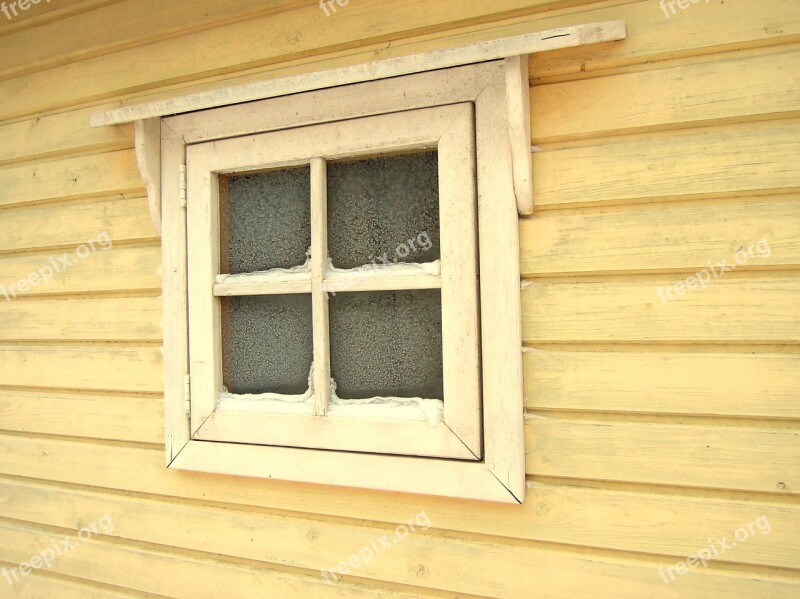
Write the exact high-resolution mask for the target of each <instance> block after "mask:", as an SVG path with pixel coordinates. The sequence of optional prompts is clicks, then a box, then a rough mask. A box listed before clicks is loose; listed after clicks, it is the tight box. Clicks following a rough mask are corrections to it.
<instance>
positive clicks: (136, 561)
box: [0, 511, 430, 599]
mask: <svg viewBox="0 0 800 599" xmlns="http://www.w3.org/2000/svg"><path fill="white" fill-rule="evenodd" d="M103 513H104V512H102V511H101V512H100V514H103ZM101 517H102V515H98V514H92V516H91V520H89V522H96V521H97V519H98V518H101ZM112 522H113V520H112ZM113 523H114V525H115V526H116V522H113ZM69 528H73V529H74V524H73V525H71V526H70V527H69ZM0 530H1V531H2V534H3V540H4V541H6V542H5V543H4V544H3V545H2V546H0V559H3V560H4V561H6V562H9V563H13V564H19V563H21V562H23V561H25V560H27V559H30V558H31V556H32V555H38V554H39V552H40V551H42V549H43V548H46V547H52V544H53V533H52V531H51V530H49V529H41V528H37V527H31V526H29V525H28V526H26V525H21V524H17V523H9V522H0ZM59 538H66V539H68V540H69V544H70V546H71V548H72V550H70V551H69V552H68V553H65V554H64V555H63V556H60V557H59V558H58V559H57V560H56V561H54V562H53V566H52V568H51V570H50V571H52V572H55V573H57V574H60V575H64V576H69V577H70V578H75V579H79V580H82V581H84V582H86V583H89V584H91V583H99V584H105V585H114V586H116V587H124V588H126V589H130V590H133V591H137V592H139V593H152V594H155V595H156V596H157V597H173V598H175V599H214V598H215V597H218V596H219V582H220V580H224V581H225V589H226V592H229V593H231V594H232V595H233V596H235V597H237V598H241V599H261V598H263V597H264V589H265V588H268V589H270V593H275V595H276V596H279V597H302V596H304V595H305V594H306V593H312V594H313V596H314V597H321V598H326V597H331V598H335V599H366V598H371V599H378V598H380V597H391V598H392V599H394V598H403V599H412V598H415V597H420V596H428V597H430V595H418V594H415V593H413V592H406V591H401V592H395V591H394V590H392V589H391V588H381V587H380V586H378V588H373V589H365V588H364V587H363V586H360V585H359V586H354V585H351V584H349V583H348V582H346V581H340V582H337V583H336V584H335V585H334V584H330V585H329V584H327V583H325V582H324V580H325V579H324V578H322V576H321V575H320V574H319V572H308V573H303V574H299V573H297V572H291V571H287V570H286V569H284V568H280V567H273V568H270V569H266V568H253V567H252V565H251V564H247V563H243V562H241V561H240V562H239V563H237V562H232V561H230V560H221V559H219V557H218V556H214V555H210V554H204V555H200V556H197V555H193V556H189V555H187V554H186V553H181V554H177V553H176V552H174V551H169V550H167V549H166V548H163V547H135V546H131V545H125V544H118V543H113V542H108V541H105V540H102V539H100V538H97V537H92V540H91V541H89V542H85V541H84V542H82V541H80V540H79V539H78V537H77V536H76V535H74V534H67V535H63V534H59ZM154 572H162V573H164V575H163V576H162V575H158V576H153V573H154ZM166 573H170V574H169V575H167V574H166ZM3 584H5V582H4V583H3ZM423 592H424V591H423ZM85 596H86V595H84V597H85ZM91 596H92V597H95V595H94V594H92V595H91ZM98 596H102V595H98ZM152 596H153V595H150V594H148V595H147V597H152Z"/></svg>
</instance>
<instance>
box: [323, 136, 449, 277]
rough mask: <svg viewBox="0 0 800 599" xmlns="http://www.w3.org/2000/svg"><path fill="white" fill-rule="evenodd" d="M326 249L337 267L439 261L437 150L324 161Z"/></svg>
mask: <svg viewBox="0 0 800 599" xmlns="http://www.w3.org/2000/svg"><path fill="white" fill-rule="evenodd" d="M328 252H329V256H330V259H331V261H332V262H333V266H335V267H336V268H342V269H345V268H357V267H359V266H363V265H366V264H394V263H403V262H417V263H419V262H433V261H435V260H438V259H439V173H438V157H437V153H436V152H424V153H418V154H406V155H400V156H387V157H381V158H371V159H368V160H356V161H351V162H338V163H330V164H328Z"/></svg>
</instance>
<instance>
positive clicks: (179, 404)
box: [160, 123, 190, 466]
mask: <svg viewBox="0 0 800 599" xmlns="http://www.w3.org/2000/svg"><path fill="white" fill-rule="evenodd" d="M160 129H161V132H160V136H161V143H160V148H161V177H162V181H161V195H162V197H163V199H164V205H163V223H162V237H161V270H162V273H161V276H162V286H163V290H162V306H163V308H162V309H163V311H164V318H163V319H162V320H163V323H164V324H163V326H164V420H165V423H164V437H165V445H166V454H167V455H166V459H167V466H169V465H170V464H172V462H173V460H174V459H175V458H176V457H177V455H178V454H179V453H180V451H181V450H182V449H183V448H184V446H185V445H186V444H187V443H188V442H189V439H190V431H189V418H188V417H187V416H186V406H185V403H184V399H185V388H186V387H185V385H186V377H187V376H188V374H189V321H188V318H189V314H188V305H187V301H188V300H187V298H188V289H187V280H186V276H187V273H186V209H185V208H182V207H181V205H180V194H181V190H180V181H179V179H178V177H176V176H174V175H175V173H178V172H180V168H181V166H183V165H184V164H185V160H186V159H185V156H184V147H185V146H184V145H183V141H182V140H181V139H180V137H179V136H177V135H176V134H175V133H174V132H173V131H172V130H171V129H170V128H169V127H168V126H166V125H165V124H163V123H161V126H160Z"/></svg>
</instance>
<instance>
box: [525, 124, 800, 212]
mask: <svg viewBox="0 0 800 599" xmlns="http://www.w3.org/2000/svg"><path fill="white" fill-rule="evenodd" d="M798 140H800V121H798V120H779V121H769V122H766V123H744V124H734V125H726V126H720V127H709V128H699V129H692V130H689V131H670V132H662V133H652V134H643V135H640V136H636V137H623V138H611V139H610V140H607V141H606V143H591V144H587V145H583V146H580V147H576V148H563V149H554V150H547V149H546V148H545V151H542V152H537V153H534V154H533V172H534V173H537V176H535V177H534V182H533V186H534V197H535V198H536V200H535V203H536V205H537V206H548V207H557V206H565V205H570V204H572V205H599V204H603V203H623V202H625V203H629V202H634V201H637V202H639V201H644V200H653V199H659V198H682V199H692V198H696V197H708V196H721V195H748V194H751V193H753V192H778V191H785V192H789V191H795V190H797V189H798V187H799V186H800V178H799V177H798V172H800V171H799V170H798V169H800V167H799V166H798V164H800V161H798V158H800V141H798ZM567 165H568V166H569V170H568V171H567V172H568V174H569V176H566V177H565V176H564V172H565V171H564V169H565V168H567Z"/></svg>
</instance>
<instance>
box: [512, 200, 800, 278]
mask: <svg viewBox="0 0 800 599" xmlns="http://www.w3.org/2000/svg"><path fill="white" fill-rule="evenodd" d="M759 242H763V243H760V245H759ZM748 247H751V248H752V250H753V256H750V255H748V262H747V264H746V265H744V266H746V268H748V269H751V268H754V269H760V268H765V267H787V266H792V267H794V266H798V265H800V196H775V197H759V198H753V199H748V200H747V201H724V202H723V201H693V202H680V203H664V204H648V205H639V206H626V207H620V208H606V209H602V210H592V211H578V212H570V213H564V212H562V211H553V212H550V211H544V212H541V213H539V214H537V215H536V216H534V217H532V218H527V219H522V220H521V221H520V259H521V270H522V273H523V276H536V275H550V274H592V273H610V272H624V271H628V272H630V271H640V272H659V271H668V270H674V271H686V272H692V273H694V272H697V270H699V269H701V268H707V267H708V261H709V260H711V261H712V262H717V261H719V260H723V259H726V260H727V261H728V263H729V264H731V263H734V256H735V254H736V252H737V251H738V250H739V249H740V248H745V251H747V248H748Z"/></svg>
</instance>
